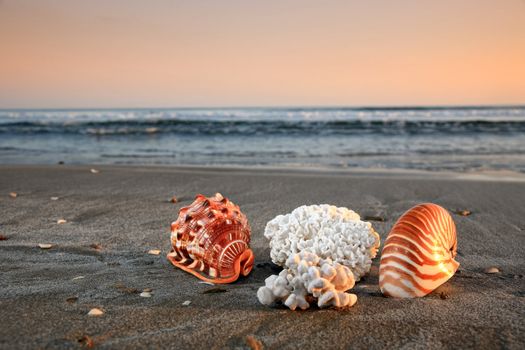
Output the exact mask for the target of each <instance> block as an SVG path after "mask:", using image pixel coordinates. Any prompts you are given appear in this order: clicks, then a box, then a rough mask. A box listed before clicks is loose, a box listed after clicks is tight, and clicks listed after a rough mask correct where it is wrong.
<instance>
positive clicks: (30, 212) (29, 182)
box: [0, 165, 525, 349]
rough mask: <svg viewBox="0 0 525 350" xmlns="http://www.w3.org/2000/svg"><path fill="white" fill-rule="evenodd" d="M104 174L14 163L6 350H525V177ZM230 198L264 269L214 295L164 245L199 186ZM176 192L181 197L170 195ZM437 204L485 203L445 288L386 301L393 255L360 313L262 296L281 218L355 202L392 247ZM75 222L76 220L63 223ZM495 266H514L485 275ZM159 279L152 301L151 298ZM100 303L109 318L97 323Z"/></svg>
mask: <svg viewBox="0 0 525 350" xmlns="http://www.w3.org/2000/svg"><path fill="white" fill-rule="evenodd" d="M90 168H91V167H89V166H60V165H56V166H0V234H1V235H4V236H6V237H7V240H2V241H0V271H1V274H0V315H1V319H2V326H1V327H0V348H2V349H4V348H5V349H14V348H78V347H81V346H87V345H90V344H89V343H91V342H92V343H93V344H94V346H95V347H97V348H131V347H135V348H177V349H187V348H206V349H216V348H217V349H218V348H240V349H242V348H249V346H250V345H249V344H250V343H251V344H252V346H253V343H254V341H253V339H255V340H256V342H260V344H262V345H263V346H264V347H265V348H299V347H301V348H317V349H319V348H362V349H383V348H386V347H388V348H392V347H395V348H398V347H405V348H425V349H440V348H494V347H496V348H513V349H522V348H524V347H525V324H524V321H523V320H524V316H525V278H524V274H525V209H524V199H525V182H524V181H519V180H520V179H519V178H517V179H510V180H509V179H505V181H498V178H497V177H489V178H477V177H474V178H464V176H463V177H456V176H454V175H451V174H439V173H428V174H427V173H418V174H410V173H397V174H396V173H390V172H382V173H379V172H374V173H368V172H366V171H361V172H332V173H330V172H322V171H299V170H269V169H266V170H257V169H233V168H230V169H228V168H221V169H211V168H171V167H117V166H112V167H106V166H101V167H96V168H97V169H99V170H100V172H99V173H98V174H93V173H91V172H90ZM501 180H503V179H501ZM10 192H16V193H17V194H18V196H17V198H14V199H13V198H10V197H9V193H10ZM215 192H221V193H222V194H223V195H225V196H227V197H228V198H230V199H231V200H232V201H234V202H235V203H237V204H239V205H240V207H241V209H242V210H243V211H244V212H245V214H246V215H247V216H248V218H249V220H250V223H251V226H252V249H253V250H254V252H255V254H256V265H255V267H254V270H253V271H252V273H251V274H250V276H248V277H246V278H243V279H241V280H239V281H238V282H236V283H233V284H231V285H226V286H221V287H220V288H222V289H223V290H221V292H220V293H206V291H209V290H210V289H212V288H213V287H212V286H209V285H205V284H201V283H198V280H197V279H196V278H195V277H193V276H192V275H190V274H188V273H185V272H183V271H181V270H178V269H176V268H174V267H173V266H171V265H170V263H169V262H168V261H167V260H166V258H165V254H166V253H167V252H168V250H169V226H170V223H171V221H173V220H175V219H176V217H177V212H178V209H179V208H180V207H182V206H184V205H187V204H189V203H191V202H192V200H193V198H194V196H195V194H197V193H203V194H206V195H212V194H214V193H215ZM173 195H175V196H177V197H178V199H179V202H178V203H176V204H172V203H170V202H169V199H170V198H171V197H172V196H173ZM55 196H56V197H59V199H58V200H51V197H55ZM427 201H430V202H434V203H437V204H440V205H442V206H444V207H445V208H447V209H449V210H456V209H468V210H471V211H472V215H470V216H460V215H457V214H453V218H454V220H455V222H456V226H457V229H458V241H459V244H458V246H459V254H458V258H457V260H458V261H459V262H460V263H461V266H460V270H459V272H458V273H457V274H456V275H455V276H454V277H453V278H452V279H451V280H450V281H449V282H447V283H446V284H445V285H443V286H442V287H440V288H439V289H438V290H436V291H435V292H434V293H432V294H430V295H428V296H427V297H424V298H420V299H415V300H395V299H391V298H385V297H383V296H382V295H381V293H380V291H379V288H378V284H377V283H378V275H377V273H378V264H379V257H378V258H377V259H376V260H375V261H374V266H373V268H372V271H371V274H370V275H369V276H367V277H366V278H365V279H364V280H363V281H362V282H360V283H359V284H358V285H357V286H356V288H355V289H354V292H355V293H356V294H357V295H358V301H357V304H356V305H355V306H354V307H352V308H349V309H344V310H334V309H323V310H319V309H317V308H315V307H314V308H311V309H310V310H307V311H301V312H292V311H289V310H287V309H286V308H283V307H277V308H268V307H266V306H263V305H261V304H259V302H258V301H257V297H256V291H257V289H258V288H259V287H260V286H261V285H262V284H263V283H264V279H265V278H266V277H267V276H269V275H270V274H272V273H275V272H277V271H279V269H278V268H277V267H276V266H274V265H272V264H271V261H270V256H269V247H268V243H267V242H266V240H265V238H264V236H263V230H264V226H265V224H266V222H267V221H268V220H270V219H272V218H273V217H274V216H275V215H278V214H282V213H287V212H289V211H291V210H292V209H294V208H295V207H297V206H299V205H303V204H315V203H329V204H334V205H338V206H347V207H349V208H351V209H353V210H355V211H357V212H358V213H360V214H361V216H362V217H363V216H366V215H371V216H379V217H382V218H384V219H385V221H384V222H378V221H374V222H372V223H373V225H374V227H375V229H376V230H377V231H378V232H379V233H380V235H381V239H382V242H383V241H384V239H385V237H386V234H387V233H388V231H389V229H390V227H391V226H392V225H393V224H394V222H395V220H396V219H397V218H398V217H399V216H400V215H401V214H402V213H403V212H404V211H405V210H407V209H408V208H410V207H411V206H413V205H415V204H417V203H420V202H427ZM62 218H63V219H65V220H67V223H65V224H57V220H59V219H62ZM39 243H50V244H53V247H52V248H51V249H48V250H43V249H40V248H39V247H38V244H39ZM93 244H98V245H99V247H98V248H99V249H95V248H93V247H92V245H93ZM150 249H160V250H161V251H162V253H161V254H160V255H159V256H155V255H150V254H148V253H147V252H148V250H150ZM492 266H495V267H497V268H498V269H500V271H501V272H500V273H497V274H486V273H484V269H485V268H487V267H492ZM80 277H81V278H80ZM146 288H151V289H152V290H153V291H152V297H151V298H143V297H140V296H139V294H138V292H140V291H142V290H143V289H146ZM69 298H72V299H69ZM74 298H78V299H74ZM68 299H69V301H68ZM185 301H191V303H190V304H189V305H188V306H184V305H183V303H184V302H185ZM92 308H100V309H102V310H104V312H105V313H104V315H102V316H100V317H89V316H87V313H88V312H89V310H90V309H92ZM250 339H251V340H252V341H251V342H250Z"/></svg>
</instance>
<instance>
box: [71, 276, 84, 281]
mask: <svg viewBox="0 0 525 350" xmlns="http://www.w3.org/2000/svg"><path fill="white" fill-rule="evenodd" d="M84 278H85V277H84V276H77V277H73V278H72V279H71V280H72V281H75V280H81V279H84Z"/></svg>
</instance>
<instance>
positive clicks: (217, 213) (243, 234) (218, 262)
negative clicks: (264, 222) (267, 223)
mask: <svg viewBox="0 0 525 350" xmlns="http://www.w3.org/2000/svg"><path fill="white" fill-rule="evenodd" d="M171 245H172V249H171V251H170V253H169V254H168V259H169V260H170V261H171V262H172V263H173V265H175V266H177V267H179V268H181V269H183V270H184V271H186V272H189V273H191V274H193V275H195V276H197V277H198V278H200V279H201V280H203V281H207V282H212V283H230V282H234V281H236V280H237V279H238V278H239V276H240V274H242V275H244V276H247V275H248V274H249V273H250V271H251V270H252V267H253V261H254V255H253V252H252V250H251V249H250V225H249V224H248V220H247V218H246V216H245V215H244V214H243V213H242V212H241V211H240V209H239V207H238V206H237V205H235V204H234V203H233V202H230V201H229V200H228V199H227V198H224V197H223V196H222V195H221V194H220V193H217V194H215V196H214V197H210V198H207V197H205V196H203V195H202V194H199V195H197V197H196V198H195V201H194V202H193V203H192V204H191V205H190V206H188V207H184V208H182V209H181V210H180V211H179V217H178V219H177V221H175V222H173V223H172V224H171Z"/></svg>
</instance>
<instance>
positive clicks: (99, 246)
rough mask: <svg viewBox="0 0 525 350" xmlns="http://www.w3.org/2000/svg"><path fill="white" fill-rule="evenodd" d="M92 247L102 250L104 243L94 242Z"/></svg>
mask: <svg viewBox="0 0 525 350" xmlns="http://www.w3.org/2000/svg"><path fill="white" fill-rule="evenodd" d="M89 247H90V248H93V249H95V250H102V245H101V244H99V243H93V244H90V245H89Z"/></svg>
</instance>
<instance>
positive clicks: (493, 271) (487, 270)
mask: <svg viewBox="0 0 525 350" xmlns="http://www.w3.org/2000/svg"><path fill="white" fill-rule="evenodd" d="M483 272H485V273H488V274H493V273H499V269H498V268H497V267H494V266H492V267H487V268H486V269H485V270H483Z"/></svg>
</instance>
